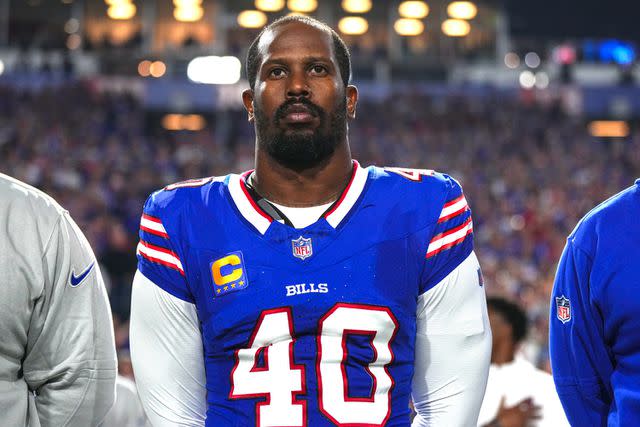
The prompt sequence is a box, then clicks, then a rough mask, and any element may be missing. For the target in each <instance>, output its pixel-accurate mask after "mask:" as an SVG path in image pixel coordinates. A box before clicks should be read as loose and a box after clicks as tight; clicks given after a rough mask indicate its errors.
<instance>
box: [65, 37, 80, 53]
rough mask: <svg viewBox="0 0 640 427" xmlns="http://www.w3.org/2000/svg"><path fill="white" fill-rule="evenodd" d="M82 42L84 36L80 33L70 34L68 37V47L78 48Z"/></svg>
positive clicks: (70, 48) (71, 48)
mask: <svg viewBox="0 0 640 427" xmlns="http://www.w3.org/2000/svg"><path fill="white" fill-rule="evenodd" d="M81 44H82V37H80V36H79V35H78V34H70V35H69V37H67V49H69V50H76V49H77V48H79V47H80V45H81Z"/></svg>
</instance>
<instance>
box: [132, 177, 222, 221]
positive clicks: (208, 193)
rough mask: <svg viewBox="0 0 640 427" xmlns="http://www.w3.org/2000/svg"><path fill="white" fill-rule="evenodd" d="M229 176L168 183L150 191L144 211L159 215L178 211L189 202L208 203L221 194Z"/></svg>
mask: <svg viewBox="0 0 640 427" xmlns="http://www.w3.org/2000/svg"><path fill="white" fill-rule="evenodd" d="M229 176H230V175H226V176H210V177H206V178H197V179H189V180H186V181H180V182H176V183H174V184H169V185H167V186H165V187H163V188H161V189H159V190H156V191H154V192H153V193H151V195H150V196H149V198H148V199H147V201H146V203H145V206H144V212H145V213H146V214H148V215H161V214H163V213H166V212H179V211H181V210H182V208H183V207H184V206H186V205H189V204H206V203H210V202H211V200H212V199H213V200H215V199H216V197H217V196H219V195H221V194H222V192H221V189H222V188H223V187H225V186H226V185H227V183H228V180H229Z"/></svg>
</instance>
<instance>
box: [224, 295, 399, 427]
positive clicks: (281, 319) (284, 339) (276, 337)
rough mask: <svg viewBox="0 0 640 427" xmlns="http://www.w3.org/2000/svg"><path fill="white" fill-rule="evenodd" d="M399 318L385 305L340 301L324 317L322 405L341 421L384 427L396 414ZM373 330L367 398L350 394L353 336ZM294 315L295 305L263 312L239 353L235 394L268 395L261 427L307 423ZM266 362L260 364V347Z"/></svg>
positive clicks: (259, 413) (259, 414)
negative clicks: (394, 346)
mask: <svg viewBox="0 0 640 427" xmlns="http://www.w3.org/2000/svg"><path fill="white" fill-rule="evenodd" d="M397 329H398V322H397V321H396V319H395V317H394V316H393V314H392V313H391V310H389V309H388V308H386V307H377V306H368V305H359V304H345V303H338V304H336V305H334V306H333V308H332V309H331V310H329V311H328V312H327V314H325V315H324V316H322V318H321V319H320V324H319V327H318V331H319V336H318V338H317V340H318V355H317V361H316V367H317V370H318V371H317V372H316V374H317V377H318V387H319V388H320V390H321V392H320V402H319V406H320V410H321V411H322V412H323V413H324V414H325V415H326V416H327V417H328V418H330V419H331V420H332V421H333V422H334V423H335V424H336V425H338V426H347V425H367V426H382V425H383V424H384V423H385V422H386V421H387V419H388V418H389V415H390V414H391V389H392V387H393V379H392V378H391V376H390V375H389V372H388V371H387V366H388V365H389V364H390V363H391V362H392V361H393V352H392V350H391V341H392V340H393V338H394V336H395V333H396V330H397ZM353 334H359V335H369V336H370V337H371V345H372V347H373V352H374V355H375V359H374V360H373V361H371V363H369V365H368V366H366V367H365V370H366V371H367V372H368V374H369V375H370V376H371V378H372V379H373V391H372V393H371V396H369V397H368V398H351V397H349V396H347V395H346V393H347V392H346V391H347V390H348V386H347V378H346V375H345V374H344V370H343V365H344V363H345V362H346V360H347V354H346V353H347V350H346V348H347V347H346V344H345V343H346V339H347V336H348V335H353ZM294 342H295V338H294V337H293V319H292V314H291V311H290V308H278V309H273V310H266V311H264V312H262V314H261V315H260V318H259V319H258V323H257V325H256V327H255V329H254V331H253V334H252V336H251V339H250V340H249V348H245V349H241V350H238V351H237V352H236V364H235V366H234V368H233V370H232V371H231V392H230V394H229V397H230V398H232V399H242V398H254V397H266V398H267V399H266V402H259V403H257V404H256V426H257V427H268V426H283V425H287V426H291V427H305V426H306V425H307V417H306V405H305V402H304V401H297V400H295V395H296V394H299V393H305V391H306V390H305V386H304V384H305V383H304V374H305V372H304V366H300V365H295V364H294V361H293V345H294ZM261 351H262V352H263V358H264V366H263V367H257V364H258V358H259V355H260V352H261Z"/></svg>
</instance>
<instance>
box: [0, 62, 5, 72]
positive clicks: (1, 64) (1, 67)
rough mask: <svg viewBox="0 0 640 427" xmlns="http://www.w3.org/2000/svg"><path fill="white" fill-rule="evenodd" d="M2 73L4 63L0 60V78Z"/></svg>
mask: <svg viewBox="0 0 640 427" xmlns="http://www.w3.org/2000/svg"><path fill="white" fill-rule="evenodd" d="M3 73H4V62H2V60H1V59H0V76H1V75H2V74H3Z"/></svg>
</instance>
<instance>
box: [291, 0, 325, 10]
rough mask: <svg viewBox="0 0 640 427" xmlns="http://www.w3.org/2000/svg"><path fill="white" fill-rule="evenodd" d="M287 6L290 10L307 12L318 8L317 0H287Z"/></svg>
mask: <svg viewBox="0 0 640 427" xmlns="http://www.w3.org/2000/svg"><path fill="white" fill-rule="evenodd" d="M287 7H288V8H289V10H290V11H292V12H302V13H309V12H313V11H314V10H316V9H317V8H318V1H317V0H288V1H287Z"/></svg>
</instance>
